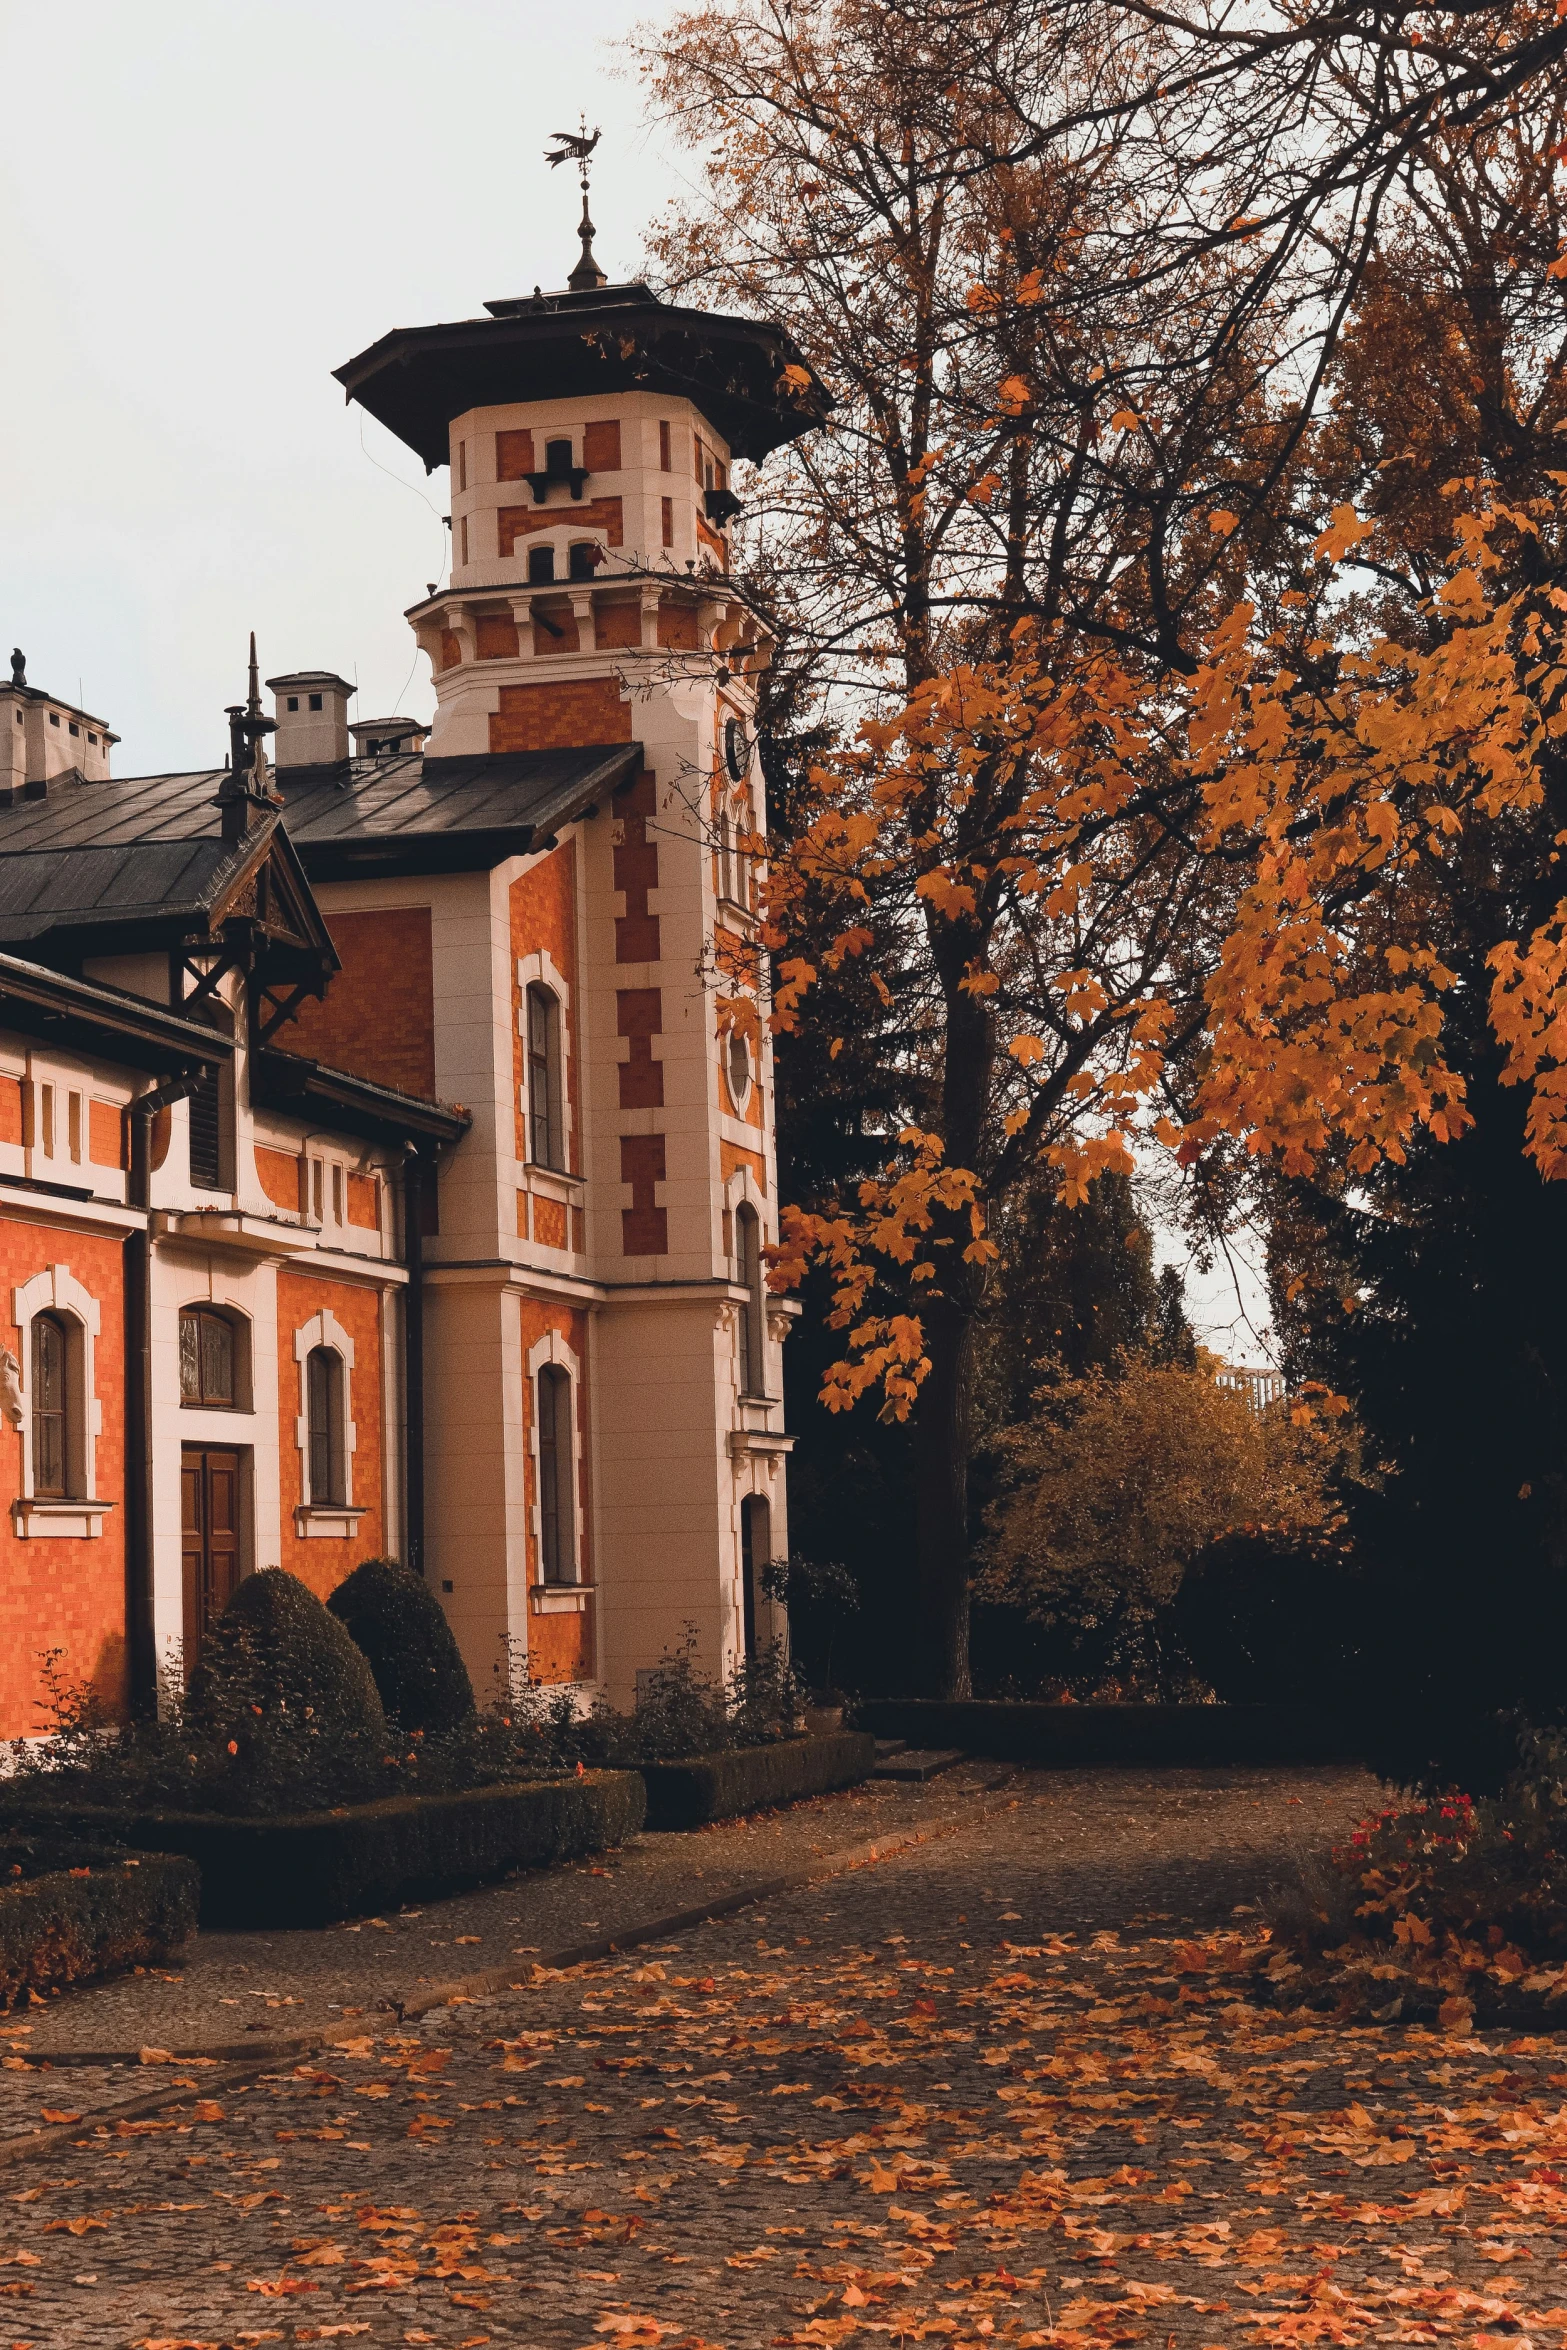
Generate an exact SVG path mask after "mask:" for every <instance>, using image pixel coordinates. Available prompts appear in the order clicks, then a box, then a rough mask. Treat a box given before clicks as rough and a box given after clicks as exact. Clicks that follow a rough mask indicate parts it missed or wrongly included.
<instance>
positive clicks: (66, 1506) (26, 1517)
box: [11, 1499, 114, 1542]
mask: <svg viewBox="0 0 1567 2350" xmlns="http://www.w3.org/2000/svg"><path fill="white" fill-rule="evenodd" d="M113 1507H114V1504H113V1502H112V1501H73V1500H70V1499H67V1500H65V1501H59V1500H55V1499H49V1500H34V1501H28V1500H26V1499H23V1500H20V1501H13V1502H12V1504H11V1518H12V1523H13V1524H14V1525H15V1527H16V1531H17V1535H18V1537H19V1538H20V1539H21V1540H22V1541H23V1542H29V1541H37V1540H38V1539H39V1537H40V1536H42V1537H43V1538H44V1539H46V1540H47V1539H49V1538H50V1537H53V1539H54V1540H55V1541H57V1542H63V1541H66V1540H72V1541H76V1542H83V1541H87V1542H91V1541H94V1540H96V1538H97V1537H98V1536H99V1535H100V1534H101V1533H102V1532H103V1521H104V1519H105V1518H106V1517H107V1516H108V1514H109V1512H110V1510H112V1509H113Z"/></svg>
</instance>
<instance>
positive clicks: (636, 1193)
mask: <svg viewBox="0 0 1567 2350" xmlns="http://www.w3.org/2000/svg"><path fill="white" fill-rule="evenodd" d="M620 1180H621V1182H622V1183H629V1184H630V1186H631V1205H630V1207H629V1208H622V1209H621V1211H620V1247H621V1253H622V1255H623V1256H628V1257H661V1256H663V1255H665V1254H666V1253H667V1251H668V1248H669V1215H668V1211H667V1210H666V1209H664V1208H661V1207H659V1206H658V1205H657V1203H656V1201H655V1200H654V1197H653V1186H654V1184H655V1183H662V1182H663V1180H664V1137H663V1136H662V1135H661V1134H623V1135H622V1136H621V1138H620Z"/></svg>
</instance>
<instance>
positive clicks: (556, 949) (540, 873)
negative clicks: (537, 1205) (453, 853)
mask: <svg viewBox="0 0 1567 2350" xmlns="http://www.w3.org/2000/svg"><path fill="white" fill-rule="evenodd" d="M540 953H544V954H547V955H548V956H549V958H550V960H551V962H552V963H553V964H554V966H555V968H556V970H557V971H558V972H559V973H560V975H561V977H562V979H564V981H565V982H566V985H567V987H568V988H569V989H570V991H571V994H570V999H569V1001H568V1003H567V1005H566V1035H565V1043H566V1052H565V1055H564V1066H563V1070H562V1075H563V1077H564V1080H565V1087H566V1101H565V1110H566V1131H567V1134H568V1136H569V1142H568V1146H567V1160H568V1165H569V1166H570V1168H571V1169H572V1171H573V1172H575V1171H577V1170H578V1169H580V1167H581V1165H582V1146H581V1121H580V1117H579V1112H578V1101H577V844H576V842H575V841H574V840H568V841H565V842H563V843H562V845H561V847H559V848H558V849H555V850H552V851H551V853H550V855H549V856H547V857H541V858H540V859H539V861H538V863H537V864H536V865H535V866H533V867H532V868H531V869H530V870H529V871H528V872H527V873H524V874H523V875H521V877H520V878H519V879H518V880H516V881H514V882H513V883H512V885H511V954H512V965H511V969H512V1023H511V1033H512V1076H513V1082H514V1084H515V1087H516V1093H515V1097H514V1098H515V1100H516V1104H517V1156H518V1158H519V1159H525V1158H526V1157H527V1155H528V1153H527V1129H526V1119H525V1116H524V1112H523V1108H522V1102H523V1093H524V1086H525V1081H526V1078H527V1047H526V1039H525V1038H524V1036H523V1033H522V1025H521V1013H522V1009H523V1001H522V999H523V990H522V989H521V988H520V987H519V986H518V985H517V963H518V959H519V957H521V956H523V955H535V954H540ZM552 1246H555V1247H557V1248H564V1246H565V1240H564V1238H562V1239H561V1240H559V1241H556V1242H554V1243H552Z"/></svg>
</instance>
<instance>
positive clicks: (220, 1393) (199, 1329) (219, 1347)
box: [180, 1306, 248, 1411]
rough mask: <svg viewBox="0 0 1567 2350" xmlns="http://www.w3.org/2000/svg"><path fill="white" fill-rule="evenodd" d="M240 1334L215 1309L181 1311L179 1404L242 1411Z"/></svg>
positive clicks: (243, 1404) (242, 1344) (231, 1323)
mask: <svg viewBox="0 0 1567 2350" xmlns="http://www.w3.org/2000/svg"><path fill="white" fill-rule="evenodd" d="M244 1372H245V1364H244V1341H243V1335H242V1333H241V1332H240V1330H239V1329H237V1328H236V1326H235V1324H234V1322H233V1321H232V1320H231V1318H230V1317H229V1316H228V1315H227V1314H225V1313H221V1312H220V1311H219V1310H218V1308H217V1307H216V1306H183V1307H181V1309H180V1402H181V1403H185V1404H203V1405H207V1406H209V1407H211V1408H213V1409H216V1410H220V1411H221V1410H228V1411H235V1410H243V1409H244V1408H245V1407H246V1404H247V1402H248V1398H247V1396H246V1395H245V1393H244V1388H245V1377H244Z"/></svg>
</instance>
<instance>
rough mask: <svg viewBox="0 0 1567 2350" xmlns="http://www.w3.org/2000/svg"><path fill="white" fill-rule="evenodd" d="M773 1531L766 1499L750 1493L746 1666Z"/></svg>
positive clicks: (744, 1535)
mask: <svg viewBox="0 0 1567 2350" xmlns="http://www.w3.org/2000/svg"><path fill="white" fill-rule="evenodd" d="M772 1529H773V1513H772V1511H771V1509H770V1508H769V1507H768V1503H767V1497H766V1495H765V1494H761V1493H748V1494H747V1495H746V1497H745V1499H744V1501H743V1502H742V1503H741V1504H740V1606H741V1609H742V1612H743V1615H744V1622H745V1656H746V1662H747V1664H749V1663H751V1662H752V1660H753V1659H754V1657H755V1655H756V1619H757V1601H758V1599H759V1597H760V1593H759V1591H758V1588H757V1579H758V1577H759V1576H760V1574H761V1572H762V1569H763V1568H764V1567H765V1566H766V1564H767V1562H768V1560H769V1559H770V1558H771V1557H772Z"/></svg>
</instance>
